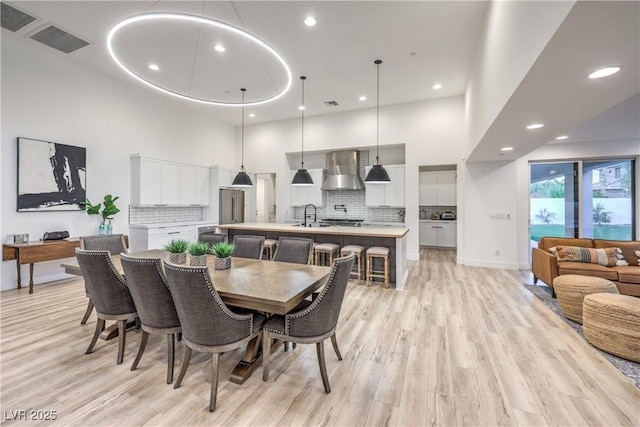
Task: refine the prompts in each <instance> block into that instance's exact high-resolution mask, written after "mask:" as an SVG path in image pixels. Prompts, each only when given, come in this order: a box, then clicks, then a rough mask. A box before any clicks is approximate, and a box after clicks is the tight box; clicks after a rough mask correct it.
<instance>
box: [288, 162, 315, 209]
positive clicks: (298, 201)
mask: <svg viewBox="0 0 640 427" xmlns="http://www.w3.org/2000/svg"><path fill="white" fill-rule="evenodd" d="M307 171H308V172H309V175H311V179H312V180H313V185H311V186H308V187H300V186H295V185H289V187H290V189H291V193H290V197H291V206H305V205H308V204H309V203H311V204H313V205H315V206H317V207H320V206H324V193H323V192H322V190H321V188H322V184H323V182H324V169H308V170H307ZM296 172H297V170H292V171H290V176H289V182H291V180H293V176H294V175H295V174H296Z"/></svg>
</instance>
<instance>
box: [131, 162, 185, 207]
mask: <svg viewBox="0 0 640 427" xmlns="http://www.w3.org/2000/svg"><path fill="white" fill-rule="evenodd" d="M179 203H180V166H179V164H177V163H173V162H165V161H162V160H156V159H148V158H144V157H140V156H132V157H131V204H132V205H177V204H179Z"/></svg>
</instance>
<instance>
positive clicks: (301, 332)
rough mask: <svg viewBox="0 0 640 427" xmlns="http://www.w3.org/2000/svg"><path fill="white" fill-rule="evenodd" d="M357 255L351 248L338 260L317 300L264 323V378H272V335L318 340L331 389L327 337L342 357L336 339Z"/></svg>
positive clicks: (301, 341)
mask: <svg viewBox="0 0 640 427" xmlns="http://www.w3.org/2000/svg"><path fill="white" fill-rule="evenodd" d="M354 258H355V255H354V254H353V252H351V253H350V254H349V255H347V256H345V257H342V258H337V259H335V260H334V262H333V265H332V266H331V273H330V274H329V278H328V279H327V282H326V283H325V285H324V288H323V289H322V291H321V292H320V294H319V295H318V297H317V298H315V299H314V300H313V301H306V300H305V301H303V303H302V305H301V307H299V309H297V311H295V312H292V313H288V314H286V315H284V316H279V315H276V316H272V317H270V318H269V319H268V320H267V321H266V322H265V323H264V325H263V331H262V369H263V371H262V379H263V380H264V381H267V380H268V379H269V357H270V353H271V339H272V338H275V339H282V340H284V341H286V342H292V343H298V344H314V343H315V344H316V350H317V353H318V365H319V366H320V375H321V376H322V382H323V384H324V390H325V392H327V393H331V386H330V385H329V378H328V377H327V368H326V365H325V361H324V341H325V340H326V339H327V338H331V343H332V344H333V350H334V351H335V353H336V356H338V360H342V355H341V354H340V350H339V349H338V341H337V339H336V325H337V324H338V317H339V316H340V308H341V307H342V300H343V299H344V294H345V291H346V289H347V282H348V281H349V273H350V272H351V268H352V267H353V260H354Z"/></svg>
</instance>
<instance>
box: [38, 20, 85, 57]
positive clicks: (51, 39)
mask: <svg viewBox="0 0 640 427" xmlns="http://www.w3.org/2000/svg"><path fill="white" fill-rule="evenodd" d="M31 38H32V39H33V40H35V41H38V42H40V43H42V44H46V45H47V46H49V47H52V48H54V49H57V50H59V51H61V52H64V53H71V52H73V51H74V50H77V49H80V48H81V47H85V46H87V45H88V44H89V42H87V41H84V40H82V39H80V38H78V37H76V36H74V35H72V34H69V33H67V32H66V31H64V30H61V29H60V28H58V27H54V26H53V25H49V26H48V27H46V28H45V29H43V30H41V31H38V32H37V33H35V34H34V35H32V36H31Z"/></svg>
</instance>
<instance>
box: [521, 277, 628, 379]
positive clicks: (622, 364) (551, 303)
mask: <svg viewBox="0 0 640 427" xmlns="http://www.w3.org/2000/svg"><path fill="white" fill-rule="evenodd" d="M539 283H540V282H539ZM524 286H525V288H527V289H528V290H529V291H530V292H531V293H532V294H534V295H535V296H537V297H538V298H539V299H540V301H542V303H543V304H544V305H546V306H547V307H549V308H550V309H551V310H552V311H553V312H554V313H556V314H557V315H558V316H560V317H561V318H562V320H564V321H565V322H566V323H567V325H569V326H571V327H572V328H573V329H574V330H575V331H576V332H577V333H578V334H579V335H580V336H581V337H582V338H584V334H583V332H582V325H581V324H579V323H576V322H574V321H573V320H570V319H567V318H566V317H564V315H563V314H562V309H561V308H560V304H559V303H558V299H557V298H551V288H550V287H548V286H546V285H529V284H526V283H525V284H524ZM594 348H596V347H594ZM596 350H598V351H599V352H600V353H601V354H602V355H603V356H604V357H605V358H606V359H607V360H608V361H609V362H611V364H612V365H613V366H615V367H616V368H618V370H619V371H620V372H622V373H623V374H624V375H625V376H627V377H628V378H629V379H630V380H631V381H632V382H634V383H635V385H636V386H637V387H638V388H640V363H636V362H632V361H631V360H626V359H622V358H620V357H617V356H614V355H612V354H609V353H607V352H604V351H602V350H600V349H597V348H596Z"/></svg>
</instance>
